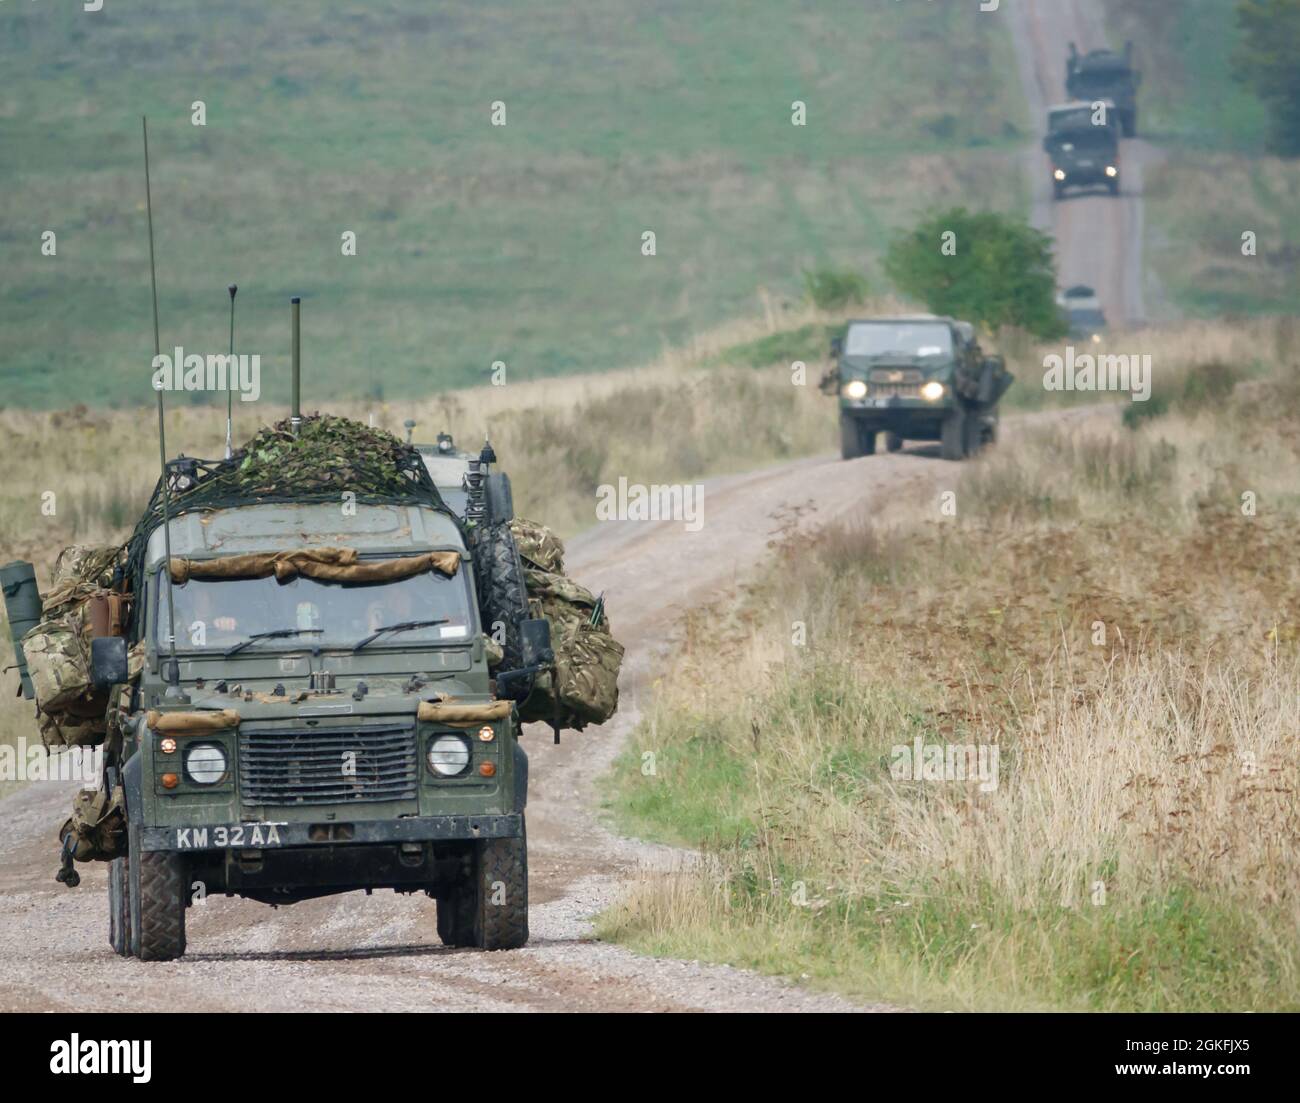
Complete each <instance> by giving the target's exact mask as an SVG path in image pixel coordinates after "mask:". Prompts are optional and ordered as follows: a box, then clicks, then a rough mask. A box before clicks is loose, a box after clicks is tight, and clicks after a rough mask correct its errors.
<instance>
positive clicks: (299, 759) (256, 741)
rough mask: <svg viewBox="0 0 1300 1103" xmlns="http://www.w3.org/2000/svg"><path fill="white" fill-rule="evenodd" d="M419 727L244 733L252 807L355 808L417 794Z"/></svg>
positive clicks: (245, 728)
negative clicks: (353, 806)
mask: <svg viewBox="0 0 1300 1103" xmlns="http://www.w3.org/2000/svg"><path fill="white" fill-rule="evenodd" d="M417 773H418V761H417V756H416V752H415V726H414V725H413V724H410V725H403V726H384V727H380V726H377V725H376V726H368V727H360V728H280V727H272V726H258V725H249V724H243V725H241V726H240V729H239V795H240V798H241V799H242V800H243V801H244V803H246V804H271V805H285V804H350V803H361V802H365V801H377V800H402V799H403V798H411V797H414V796H415V795H416V780H417Z"/></svg>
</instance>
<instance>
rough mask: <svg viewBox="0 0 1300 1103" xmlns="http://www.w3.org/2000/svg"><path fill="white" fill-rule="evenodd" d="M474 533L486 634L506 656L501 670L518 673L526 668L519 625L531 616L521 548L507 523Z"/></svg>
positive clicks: (486, 526)
mask: <svg viewBox="0 0 1300 1103" xmlns="http://www.w3.org/2000/svg"><path fill="white" fill-rule="evenodd" d="M472 531H473V533H474V536H473V539H472V547H473V555H474V573H475V575H476V576H477V581H478V608H479V616H480V618H481V619H482V621H483V631H484V632H486V633H487V634H488V635H489V636H492V637H493V639H495V640H497V641H498V642H500V644H501V649H502V651H504V652H505V657H504V658H503V659H502V661H501V664H500V666H499V667H498V669H499V670H517V669H518V668H519V667H521V666H523V649H522V647H521V645H520V641H519V622H520V621H522V620H525V619H526V618H527V616H528V591H527V589H525V587H524V565H523V561H522V560H521V559H520V558H519V547H518V545H516V544H515V537H514V533H512V532H511V531H510V525H509V524H508V523H506V522H504V521H503V522H494V523H491V524H486V525H478V526H476V527H475V528H474V529H473V530H472Z"/></svg>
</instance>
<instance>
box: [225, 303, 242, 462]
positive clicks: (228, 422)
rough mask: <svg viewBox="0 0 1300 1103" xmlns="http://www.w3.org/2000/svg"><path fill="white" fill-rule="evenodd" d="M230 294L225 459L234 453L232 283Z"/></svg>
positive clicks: (233, 312)
mask: <svg viewBox="0 0 1300 1103" xmlns="http://www.w3.org/2000/svg"><path fill="white" fill-rule="evenodd" d="M226 290H227V291H229V292H230V359H229V361H228V362H227V363H226V372H227V375H226V459H230V457H231V455H232V454H233V453H234V448H233V441H232V440H231V436H230V433H231V420H230V418H231V412H232V410H233V409H234V401H235V392H234V389H233V388H232V387H231V386H230V384H231V382H232V380H231V379H230V375H229V373H230V372H233V371H234V370H235V292H236V291H238V290H239V288H238V287H236V286H235V285H234V284H233V283H232V284H231V285H230V286H229V287H228V288H226Z"/></svg>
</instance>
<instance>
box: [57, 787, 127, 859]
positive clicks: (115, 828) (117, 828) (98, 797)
mask: <svg viewBox="0 0 1300 1103" xmlns="http://www.w3.org/2000/svg"><path fill="white" fill-rule="evenodd" d="M69 836H71V837H72V839H73V844H72V856H73V857H74V858H75V859H76V860H77V861H78V862H107V861H110V860H111V859H113V858H116V857H118V856H119V855H120V854H125V853H126V801H125V799H124V797H123V794H122V786H121V785H117V786H115V787H114V789H113V791H112V792H111V793H110V792H108V790H106V789H83V790H82V791H81V792H79V793H78V794H77V796H76V799H75V800H74V801H73V802H72V815H71V816H70V817H68V819H67V820H65V821H64V823H63V826H62V827H60V828H59V842H60V843H63V842H64V841H65V840H66V839H67V838H68V837H69Z"/></svg>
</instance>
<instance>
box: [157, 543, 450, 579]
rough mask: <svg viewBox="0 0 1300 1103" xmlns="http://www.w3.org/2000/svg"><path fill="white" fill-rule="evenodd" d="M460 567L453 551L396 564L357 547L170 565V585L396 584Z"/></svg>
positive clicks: (183, 561) (410, 557)
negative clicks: (248, 581) (260, 581)
mask: <svg viewBox="0 0 1300 1103" xmlns="http://www.w3.org/2000/svg"><path fill="white" fill-rule="evenodd" d="M459 566H460V553H459V552H455V551H436V552H423V553H421V554H420V555H405V556H402V557H400V558H398V559H370V560H363V559H361V558H360V557H359V556H358V555H357V550H356V548H303V549H300V550H298V551H291V552H274V553H267V552H257V553H252V554H248V555H224V556H220V557H219V558H216V559H177V558H173V559H172V560H171V576H172V581H173V582H175V583H176V584H177V585H184V584H185V583H186V582H188V581H189V580H190V579H191V578H198V579H215V578H267V577H269V576H271V575H275V577H276V579H277V580H278V581H280V582H288V581H289V580H290V579H292V578H296V577H297V576H298V575H304V576H306V577H307V578H314V579H318V580H319V581H322V582H397V581H399V580H401V579H403V578H411V577H412V576H413V575H417V574H423V573H424V572H425V571H429V570H434V571H437V572H438V573H439V574H444V575H446V576H447V577H449V578H450V577H451V576H452V575H454V574H455V573H456V571H457V569H458V568H459Z"/></svg>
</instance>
